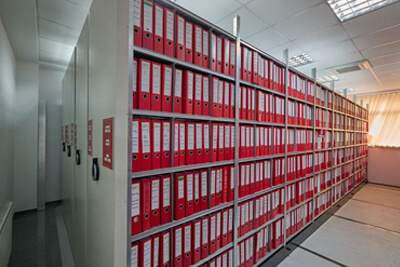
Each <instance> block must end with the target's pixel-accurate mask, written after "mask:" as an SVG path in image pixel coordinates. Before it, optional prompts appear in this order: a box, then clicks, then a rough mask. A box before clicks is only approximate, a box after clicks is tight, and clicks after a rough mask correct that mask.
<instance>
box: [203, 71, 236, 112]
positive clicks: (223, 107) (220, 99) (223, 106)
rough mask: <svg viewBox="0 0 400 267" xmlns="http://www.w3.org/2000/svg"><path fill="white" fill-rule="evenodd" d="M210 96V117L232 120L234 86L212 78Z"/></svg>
mask: <svg viewBox="0 0 400 267" xmlns="http://www.w3.org/2000/svg"><path fill="white" fill-rule="evenodd" d="M207 94H208V93H207ZM211 94H212V95H211V115H212V116H214V117H224V118H234V117H235V85H234V84H233V83H232V82H227V81H223V80H221V79H218V78H216V77H213V78H212V85H211Z"/></svg>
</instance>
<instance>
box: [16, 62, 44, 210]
mask: <svg viewBox="0 0 400 267" xmlns="http://www.w3.org/2000/svg"><path fill="white" fill-rule="evenodd" d="M16 85H17V90H16V95H15V104H14V115H15V120H14V126H15V128H14V207H15V211H23V210H30V209H35V208H36V207H37V158H38V101H39V65H38V64H37V63H31V62H28V61H22V60H18V61H17V79H16Z"/></svg>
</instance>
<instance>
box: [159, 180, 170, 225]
mask: <svg viewBox="0 0 400 267" xmlns="http://www.w3.org/2000/svg"><path fill="white" fill-rule="evenodd" d="M160 183H161V190H160V191H161V193H160V194H161V224H164V223H169V222H170V221H171V177H170V176H164V177H161V181H160Z"/></svg>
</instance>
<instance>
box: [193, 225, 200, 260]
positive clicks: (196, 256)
mask: <svg viewBox="0 0 400 267" xmlns="http://www.w3.org/2000/svg"><path fill="white" fill-rule="evenodd" d="M201 230H202V229H201V219H198V220H196V221H194V222H192V238H193V242H192V264H196V263H197V262H199V261H200V260H201V241H202V240H201Z"/></svg>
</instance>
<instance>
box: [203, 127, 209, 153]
mask: <svg viewBox="0 0 400 267" xmlns="http://www.w3.org/2000/svg"><path fill="white" fill-rule="evenodd" d="M209 138H210V132H209V125H208V124H205V125H204V149H209V148H210V140H209Z"/></svg>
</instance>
